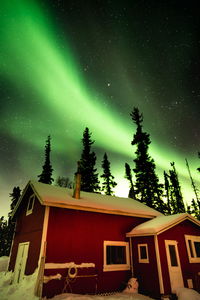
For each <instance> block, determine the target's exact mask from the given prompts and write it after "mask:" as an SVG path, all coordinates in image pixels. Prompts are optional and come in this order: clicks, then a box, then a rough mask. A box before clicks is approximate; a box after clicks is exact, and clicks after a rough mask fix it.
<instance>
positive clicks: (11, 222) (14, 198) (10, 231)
mask: <svg viewBox="0 0 200 300" xmlns="http://www.w3.org/2000/svg"><path fill="white" fill-rule="evenodd" d="M20 196H21V190H20V188H19V186H17V187H14V188H13V191H12V193H10V197H11V204H10V212H9V214H8V228H7V250H6V253H7V255H9V253H10V248H11V245H12V240H13V235H14V230H15V225H16V218H15V217H13V216H12V214H13V211H14V209H15V206H16V204H17V202H18V200H19V198H20Z"/></svg>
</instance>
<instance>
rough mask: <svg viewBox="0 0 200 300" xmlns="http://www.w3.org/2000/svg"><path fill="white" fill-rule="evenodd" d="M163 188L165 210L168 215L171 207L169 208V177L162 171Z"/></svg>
mask: <svg viewBox="0 0 200 300" xmlns="http://www.w3.org/2000/svg"><path fill="white" fill-rule="evenodd" d="M164 188H165V192H166V194H165V195H164V196H165V197H166V199H167V209H168V214H169V215H170V214H171V206H170V194H171V190H170V182H169V175H168V174H167V172H165V171H164Z"/></svg>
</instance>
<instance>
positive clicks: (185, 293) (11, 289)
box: [0, 257, 200, 300]
mask: <svg viewBox="0 0 200 300" xmlns="http://www.w3.org/2000/svg"><path fill="white" fill-rule="evenodd" d="M7 265H8V258H7V257H0V300H39V298H38V297H36V296H35V295H34V288H35V282H36V277H37V272H35V273H34V274H33V275H30V276H25V277H24V279H23V280H22V281H21V282H20V283H19V284H11V281H12V278H13V273H12V272H6V269H7ZM177 296H178V300H200V294H198V293H197V292H195V291H194V290H191V289H187V288H182V289H179V290H178V291H177ZM79 299H80V300H153V299H152V298H149V297H146V296H144V295H141V294H125V293H118V294H115V295H111V296H98V295H94V296H90V295H77V294H68V293H67V294H61V295H58V296H55V297H54V298H52V299H51V300H79ZM43 300H46V298H45V299H43Z"/></svg>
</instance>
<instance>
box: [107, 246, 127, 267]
mask: <svg viewBox="0 0 200 300" xmlns="http://www.w3.org/2000/svg"><path fill="white" fill-rule="evenodd" d="M107 246H124V247H125V248H126V264H112V265H110V264H109V265H108V264H107V252H106V247H107ZM125 270H130V254H129V243H128V242H121V241H104V243H103V271H104V272H107V271H125Z"/></svg>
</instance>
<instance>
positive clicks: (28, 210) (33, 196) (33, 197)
mask: <svg viewBox="0 0 200 300" xmlns="http://www.w3.org/2000/svg"><path fill="white" fill-rule="evenodd" d="M32 199H33V200H32ZM31 201H32V205H31V207H29V206H30V203H31ZM34 203H35V195H34V194H33V195H31V196H30V197H29V199H28V205H27V209H26V216H28V215H30V214H32V212H33V208H34Z"/></svg>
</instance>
